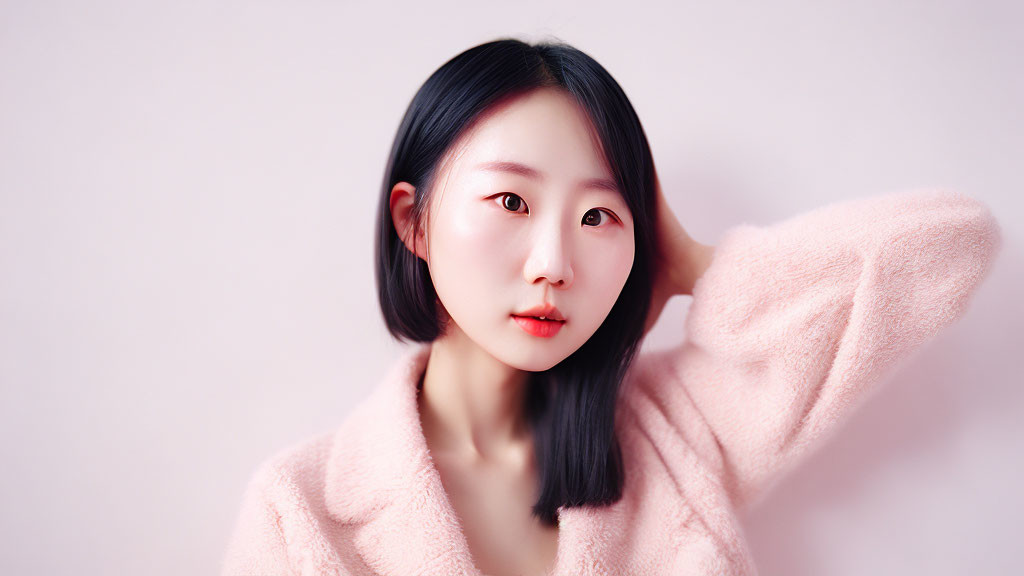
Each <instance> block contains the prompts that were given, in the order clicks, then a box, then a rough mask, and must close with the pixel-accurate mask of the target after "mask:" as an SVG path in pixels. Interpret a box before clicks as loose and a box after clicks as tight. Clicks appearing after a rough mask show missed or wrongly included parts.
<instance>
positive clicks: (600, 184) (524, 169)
mask: <svg viewBox="0 0 1024 576" xmlns="http://www.w3.org/2000/svg"><path fill="white" fill-rule="evenodd" d="M476 169H477V170H484V171H487V172H506V173H509V174H517V175H519V176H524V177H526V178H530V179H531V180H543V179H544V173H543V172H541V171H539V170H537V169H536V168H531V167H529V166H527V165H526V164H520V163H519V162H505V161H494V162H483V163H481V164H477V166H476ZM579 186H580V188H583V189H586V188H594V189H597V190H607V191H609V192H616V193H618V192H619V187H618V186H617V185H616V184H615V181H614V180H611V179H610V178H588V179H586V180H581V181H580V184H579Z"/></svg>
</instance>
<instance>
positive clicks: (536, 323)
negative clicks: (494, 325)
mask: <svg viewBox="0 0 1024 576" xmlns="http://www.w3.org/2000/svg"><path fill="white" fill-rule="evenodd" d="M512 318H513V319H514V320H515V321H516V324H519V327H520V328H522V329H523V330H525V331H526V332H527V333H529V334H531V335H533V336H538V337H540V338H551V337H552V336H554V335H555V334H558V331H559V330H561V329H562V324H565V322H564V321H561V320H540V319H538V318H533V317H531V316H516V315H515V314H513V315H512Z"/></svg>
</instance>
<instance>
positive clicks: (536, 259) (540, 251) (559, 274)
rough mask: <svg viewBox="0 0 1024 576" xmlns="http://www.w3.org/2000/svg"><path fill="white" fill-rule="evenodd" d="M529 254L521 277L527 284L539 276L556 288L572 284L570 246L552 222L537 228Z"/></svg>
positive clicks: (533, 281) (536, 279)
mask: <svg viewBox="0 0 1024 576" xmlns="http://www.w3.org/2000/svg"><path fill="white" fill-rule="evenodd" d="M536 232H537V234H536V235H535V237H534V241H533V244H532V245H531V247H530V254H529V257H528V258H527V260H526V265H525V266H524V267H523V277H524V278H525V279H526V282H527V283H529V284H535V283H537V282H538V281H539V280H540V279H541V278H543V279H545V280H547V281H548V282H549V283H550V284H551V285H552V286H555V287H556V288H568V287H569V286H572V280H573V270H572V256H571V249H572V246H571V244H570V242H566V241H565V239H564V238H563V237H562V230H561V229H560V227H559V226H558V225H557V223H554V224H553V225H549V226H541V227H538V229H537V231H536Z"/></svg>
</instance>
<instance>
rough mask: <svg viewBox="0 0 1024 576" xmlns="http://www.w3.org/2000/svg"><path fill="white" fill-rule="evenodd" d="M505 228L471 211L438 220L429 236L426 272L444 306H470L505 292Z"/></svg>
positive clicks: (507, 245)
mask: <svg viewBox="0 0 1024 576" xmlns="http://www.w3.org/2000/svg"><path fill="white" fill-rule="evenodd" d="M507 227H508V226H507V224H503V223H501V222H500V221H496V219H494V218H487V215H486V214H481V212H480V211H476V212H474V211H473V210H472V209H468V208H461V209H456V210H449V211H447V212H445V213H443V214H441V215H439V216H438V219H437V221H436V222H435V223H434V230H435V232H434V234H432V235H431V245H430V264H431V265H430V272H431V276H432V277H433V279H434V285H435V288H436V289H437V292H438V295H439V296H441V297H442V300H443V301H444V302H445V304H446V306H447V305H449V304H452V305H455V306H459V305H460V302H461V303H463V304H470V305H471V304H472V303H474V302H476V301H478V300H479V299H480V296H481V295H491V296H492V297H493V295H494V293H495V291H498V290H500V289H501V288H503V287H504V288H507V278H506V276H507V274H508V271H509V269H510V267H509V262H510V261H511V260H510V259H511V258H513V255H512V252H511V251H512V250H513V249H514V243H513V242H510V240H509V239H510V234H512V231H510V230H507Z"/></svg>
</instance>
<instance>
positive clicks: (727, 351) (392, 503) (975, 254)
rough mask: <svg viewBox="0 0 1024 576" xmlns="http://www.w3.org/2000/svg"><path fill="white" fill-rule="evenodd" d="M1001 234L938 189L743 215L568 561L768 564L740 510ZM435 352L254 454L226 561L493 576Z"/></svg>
mask: <svg viewBox="0 0 1024 576" xmlns="http://www.w3.org/2000/svg"><path fill="white" fill-rule="evenodd" d="M1000 245H1001V234H1000V228H999V226H998V224H997V222H996V221H995V219H994V218H993V216H992V215H991V213H990V211H989V210H988V208H987V207H986V206H985V205H984V204H982V203H980V202H978V201H977V200H974V199H972V198H970V197H968V196H965V195H963V194H960V193H956V192H949V191H935V190H911V191H905V192H899V193H891V194H886V195H880V196H875V197H869V198H861V199H857V200H853V201H846V202H842V203H835V204H830V205H827V206H824V207H821V208H818V209H816V210H812V211H808V212H805V213H801V214H798V215H796V216H794V217H792V218H789V219H786V220H783V221H781V222H778V223H776V224H774V225H770V226H752V225H748V224H743V225H739V226H736V227H734V228H731V229H729V230H727V231H726V232H725V233H723V235H722V237H721V239H720V242H719V243H718V244H717V248H716V252H715V255H714V259H713V261H712V263H711V265H710V267H709V268H708V269H707V271H706V272H705V273H704V275H703V276H702V277H701V278H700V279H699V280H698V282H697V284H696V285H695V286H694V289H693V302H692V305H691V308H690V311H689V314H688V316H687V318H686V325H685V328H686V336H685V338H684V340H683V342H682V343H681V344H679V345H677V346H675V347H674V348H671V349H667V350H660V351H648V352H643V353H641V354H640V355H639V356H638V357H637V359H636V360H635V362H634V364H633V366H632V367H631V369H630V372H629V376H628V377H627V379H626V380H625V381H624V382H623V385H622V388H621V390H622V395H621V396H620V401H619V409H618V412H617V419H616V430H617V433H618V435H619V440H620V442H621V445H622V451H623V456H624V458H625V467H626V483H625V488H624V496H623V498H622V499H621V500H620V501H619V502H618V503H616V504H614V505H612V506H610V507H605V508H568V509H567V508H561V509H559V514H558V519H559V544H558V556H557V562H556V565H555V568H554V571H553V572H552V574H553V575H556V576H569V575H572V576H577V575H598V574H601V575H619V574H623V575H632V574H636V575H644V576H647V575H651V576H655V575H662V574H665V575H667V574H755V573H756V568H755V566H754V564H753V562H752V561H751V557H750V553H749V550H748V549H747V546H746V543H745V539H744V536H743V532H742V528H741V526H740V524H739V522H738V520H737V514H736V512H737V511H738V510H740V509H742V507H744V506H749V505H750V504H751V503H752V502H754V501H755V500H757V499H758V498H759V497H761V496H762V495H763V494H764V493H765V492H766V491H767V489H768V488H770V487H771V486H772V485H773V484H774V483H775V482H777V481H778V479H779V478H780V477H781V476H782V475H783V474H784V473H785V472H786V471H788V470H791V469H792V468H793V467H794V466H795V465H796V464H797V463H799V462H800V461H801V460H802V458H804V457H805V456H807V455H808V454H809V453H810V451H811V450H813V449H814V448H816V447H817V445H819V444H821V443H822V441H823V440H824V439H825V438H826V437H828V436H829V434H830V433H832V432H833V431H834V430H835V429H836V427H837V425H838V424H840V423H842V422H843V421H844V419H845V418H847V417H848V416H849V415H850V413H851V412H852V411H853V410H854V409H855V408H856V407H858V406H859V405H860V403H862V402H863V401H864V399H865V398H866V397H867V396H868V395H869V393H870V392H872V391H873V390H875V389H876V384H878V383H880V382H881V381H882V380H883V376H887V375H888V374H889V373H890V372H891V371H892V368H894V367H895V365H896V364H897V361H899V360H901V359H905V358H907V357H908V355H910V354H911V353H912V352H914V351H915V350H917V349H919V348H920V346H921V345H922V344H924V343H925V342H927V341H928V340H929V339H931V338H932V337H934V336H935V335H936V333H938V332H939V331H940V330H941V329H942V328H944V327H945V326H947V325H949V324H951V323H952V322H954V321H955V320H956V319H957V318H959V317H960V316H961V315H962V314H963V313H964V311H965V308H966V306H967V304H968V301H969V299H970V297H971V295H972V294H973V292H974V290H975V288H976V287H977V286H978V284H979V282H981V281H982V280H983V278H984V277H985V276H986V274H987V273H988V270H989V268H990V266H991V264H992V262H993V260H994V258H995V256H996V254H997V252H998V251H999V248H1000ZM428 354H429V345H417V346H414V347H412V348H410V349H409V350H408V351H407V352H406V353H404V354H403V356H402V358H401V360H400V361H399V362H398V364H397V365H396V366H394V367H393V368H392V369H391V371H390V372H389V374H388V376H387V377H386V378H385V379H384V381H383V382H382V383H380V385H379V386H378V387H377V388H376V389H375V391H374V392H373V393H372V394H371V395H369V396H368V397H367V398H365V399H364V400H363V401H362V402H361V403H360V404H359V405H358V406H357V407H355V408H354V409H353V412H352V413H351V414H350V415H349V417H348V418H347V419H346V421H345V422H344V423H343V424H342V425H341V426H340V428H339V429H337V430H335V431H331V432H330V433H325V434H322V435H320V436H317V437H313V438H310V439H308V440H306V441H304V442H301V443H299V444H296V445H294V446H292V447H290V448H288V449H286V450H283V451H281V452H280V453H278V454H276V455H275V456H273V457H272V458H269V459H268V460H266V461H265V462H264V463H263V464H262V465H261V466H260V467H259V468H258V470H257V471H256V472H255V474H254V475H253V477H252V480H251V481H250V483H249V486H248V488H247V491H246V493H245V496H244V499H243V501H242V505H241V512H240V515H239V517H238V520H237V524H236V526H235V529H234V532H233V534H232V537H231V540H230V543H229V545H228V549H227V553H226V555H225V557H224V563H223V566H222V573H223V574H224V575H225V576H231V575H241V574H246V575H271V574H296V575H298V574H301V575H310V576H312V575H327V574H345V575H353V576H354V575H393V576H398V575H401V576H409V575H414V574H422V575H435V574H437V575H478V576H479V575H480V574H481V572H480V571H479V570H478V569H477V568H476V567H475V566H474V564H473V559H472V557H471V555H470V552H469V549H468V545H467V543H466V538H465V536H464V535H463V533H462V531H461V528H460V524H459V519H458V517H457V516H456V514H455V512H454V510H453V508H452V507H451V505H450V504H449V502H448V498H447V495H446V494H445V492H444V489H443V487H442V485H441V479H440V476H439V474H438V472H437V469H436V468H435V467H434V466H433V464H432V461H431V456H430V454H429V452H428V451H427V446H426V441H425V439H424V437H423V433H422V429H421V427H420V420H419V414H418V412H417V403H416V383H417V380H418V378H419V375H420V374H421V373H422V371H423V369H424V367H425V361H426V358H427V355H428Z"/></svg>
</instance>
